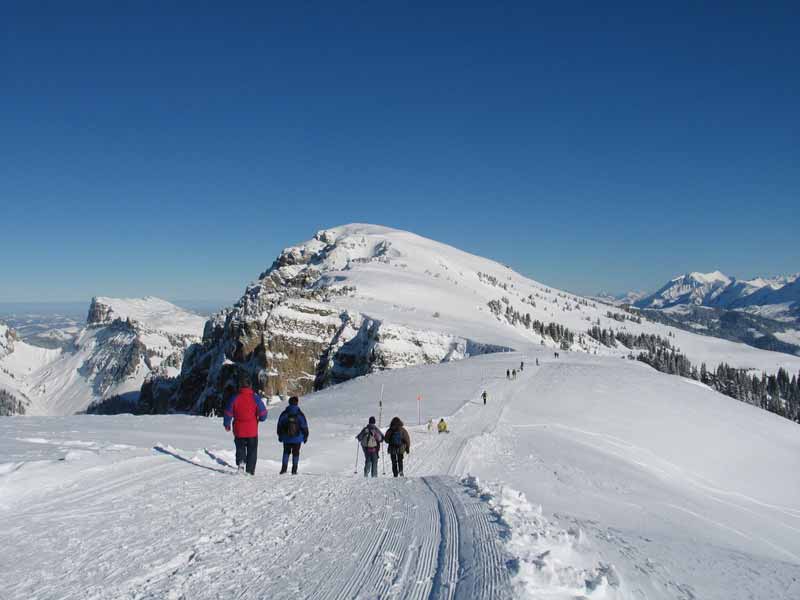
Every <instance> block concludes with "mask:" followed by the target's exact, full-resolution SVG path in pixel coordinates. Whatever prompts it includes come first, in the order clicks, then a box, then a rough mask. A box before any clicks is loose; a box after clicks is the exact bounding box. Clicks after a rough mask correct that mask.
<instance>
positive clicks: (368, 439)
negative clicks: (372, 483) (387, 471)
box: [356, 417, 383, 477]
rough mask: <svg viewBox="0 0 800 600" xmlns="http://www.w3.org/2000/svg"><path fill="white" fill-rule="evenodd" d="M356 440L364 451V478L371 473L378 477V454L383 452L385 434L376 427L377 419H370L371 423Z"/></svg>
mask: <svg viewBox="0 0 800 600" xmlns="http://www.w3.org/2000/svg"><path fill="white" fill-rule="evenodd" d="M356 439H357V440H358V442H359V443H360V444H361V448H362V449H363V450H364V477H367V476H368V475H369V474H370V472H371V473H372V476H373V477H377V476H378V454H379V453H380V450H381V443H383V434H382V433H381V430H380V429H378V427H377V426H376V425H375V417H370V418H369V423H368V424H367V426H366V427H364V429H362V430H361V433H359V434H358V435H357V436H356Z"/></svg>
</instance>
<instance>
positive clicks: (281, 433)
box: [278, 396, 308, 475]
mask: <svg viewBox="0 0 800 600" xmlns="http://www.w3.org/2000/svg"><path fill="white" fill-rule="evenodd" d="M299 402H300V399H299V398H298V397H297V396H292V397H291V398H289V406H287V407H286V408H285V409H284V411H283V412H282V413H281V416H280V417H278V441H279V442H281V443H282V444H283V460H282V461H281V475H283V474H284V473H286V469H287V467H288V466H289V455H290V454H291V455H292V475H297V465H298V463H299V462H300V444H305V443H306V442H307V441H308V421H306V416H305V415H304V414H303V411H302V410H300V407H299V406H298V403H299Z"/></svg>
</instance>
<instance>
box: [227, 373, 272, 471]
mask: <svg viewBox="0 0 800 600" xmlns="http://www.w3.org/2000/svg"><path fill="white" fill-rule="evenodd" d="M231 420H233V441H234V443H235V444H236V467H237V468H238V469H239V472H240V473H241V472H242V469H244V470H245V471H246V472H247V473H248V474H250V475H255V474H256V460H257V459H258V422H259V421H266V420H267V407H266V406H264V400H263V399H262V398H261V396H259V395H258V394H256V393H255V392H254V391H253V388H252V384H251V383H250V378H249V377H248V376H247V375H246V374H244V375H242V376H241V377H240V379H239V391H238V393H236V394H234V395H233V396H232V397H231V399H230V400H229V401H228V406H227V407H226V408H225V417H224V418H223V421H222V424H223V425H224V426H225V431H230V430H231Z"/></svg>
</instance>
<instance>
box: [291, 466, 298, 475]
mask: <svg viewBox="0 0 800 600" xmlns="http://www.w3.org/2000/svg"><path fill="white" fill-rule="evenodd" d="M292 475H297V467H296V466H295V467H292Z"/></svg>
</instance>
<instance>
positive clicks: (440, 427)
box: [436, 417, 447, 433]
mask: <svg viewBox="0 0 800 600" xmlns="http://www.w3.org/2000/svg"><path fill="white" fill-rule="evenodd" d="M436 428H437V429H438V430H439V433H447V423H445V422H444V417H442V418H441V419H439V424H438V425H437V426H436Z"/></svg>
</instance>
